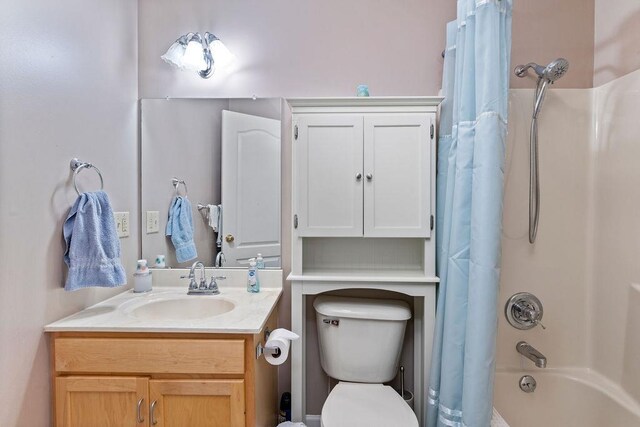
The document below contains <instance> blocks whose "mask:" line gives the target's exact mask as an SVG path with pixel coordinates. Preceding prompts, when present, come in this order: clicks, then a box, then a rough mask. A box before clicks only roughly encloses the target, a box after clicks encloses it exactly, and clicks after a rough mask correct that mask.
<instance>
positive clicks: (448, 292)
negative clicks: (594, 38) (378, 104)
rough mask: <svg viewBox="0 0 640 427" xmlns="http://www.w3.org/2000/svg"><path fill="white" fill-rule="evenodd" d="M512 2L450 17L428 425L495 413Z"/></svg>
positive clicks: (474, 426)
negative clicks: (495, 373)
mask: <svg viewBox="0 0 640 427" xmlns="http://www.w3.org/2000/svg"><path fill="white" fill-rule="evenodd" d="M511 8H512V0H458V17H457V20H456V21H454V22H451V23H449V24H448V25H447V49H446V54H445V64H444V77H443V92H444V96H445V100H444V102H443V103H442V108H441V116H440V140H439V142H438V182H437V202H438V206H437V224H438V229H437V233H436V244H437V260H436V263H437V269H438V275H439V276H440V287H439V291H438V308H437V316H436V330H435V337H434V343H433V357H432V364H431V375H430V381H429V390H428V403H427V426H428V427H436V426H438V427H440V426H453V427H463V426H466V427H488V426H489V425H490V422H491V414H492V402H493V377H494V368H495V342H496V329H497V312H498V311H497V297H498V281H499V277H500V234H501V229H502V196H503V166H504V158H505V138H506V133H507V109H508V98H507V97H508V89H509V69H510V63H509V60H510V50H511Z"/></svg>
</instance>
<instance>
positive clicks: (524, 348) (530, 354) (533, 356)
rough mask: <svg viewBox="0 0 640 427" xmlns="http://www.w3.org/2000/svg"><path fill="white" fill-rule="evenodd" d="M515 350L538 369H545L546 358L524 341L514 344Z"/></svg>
mask: <svg viewBox="0 0 640 427" xmlns="http://www.w3.org/2000/svg"><path fill="white" fill-rule="evenodd" d="M516 350H517V351H518V353H520V354H521V355H523V356H524V357H526V358H527V359H529V360H531V361H533V363H535V364H536V366H537V367H538V368H546V367H547V358H546V357H545V355H544V354H542V353H540V352H539V351H538V350H536V349H535V348H533V346H532V345H531V344H529V343H527V342H525V341H520V342H519V343H518V344H516Z"/></svg>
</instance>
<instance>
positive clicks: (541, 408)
mask: <svg viewBox="0 0 640 427" xmlns="http://www.w3.org/2000/svg"><path fill="white" fill-rule="evenodd" d="M525 374H528V375H532V376H533V377H534V378H535V379H536V382H537V388H536V390H535V391H534V392H533V393H525V392H523V391H521V390H520V387H519V385H518V383H519V380H520V377H521V376H522V375H525ZM493 404H494V406H495V408H496V409H497V411H498V412H499V413H500V415H502V417H503V418H504V419H505V421H506V422H507V423H508V424H509V426H510V427H540V426H544V427H556V426H558V427H573V426H575V427H633V426H640V404H639V403H638V402H637V401H635V400H634V399H633V398H632V397H631V396H629V395H628V394H627V393H626V392H625V391H624V390H623V389H622V388H621V387H620V386H618V385H616V384H615V383H613V382H611V381H610V380H608V379H606V378H605V377H603V376H602V375H599V374H597V373H594V372H592V371H589V370H587V369H576V370H573V369H562V370H561V369H545V370H542V369H539V370H535V371H532V370H527V371H526V372H525V371H522V370H519V371H501V370H498V371H497V372H496V379H495V390H494V402H493Z"/></svg>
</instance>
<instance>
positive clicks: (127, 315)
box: [44, 269, 282, 334]
mask: <svg viewBox="0 0 640 427" xmlns="http://www.w3.org/2000/svg"><path fill="white" fill-rule="evenodd" d="M184 273H185V270H177V269H174V270H168V271H163V272H157V271H154V288H153V290H152V291H150V292H146V293H142V294H138V293H134V292H133V291H131V290H129V291H125V292H123V293H121V294H119V295H116V296H114V297H112V298H110V299H107V300H105V301H102V302H100V303H98V304H95V305H93V306H91V307H88V308H86V309H84V310H82V311H80V312H78V313H75V314H72V315H71V316H68V317H65V318H64V319H61V320H58V321H56V322H53V323H50V324H48V325H46V326H45V328H44V330H45V331H46V332H182V333H227V334H255V333H258V332H260V331H261V330H262V328H263V327H264V325H265V323H266V321H267V319H268V318H269V316H270V315H271V313H272V312H273V310H274V308H275V306H276V304H277V302H278V300H279V299H280V295H281V294H282V271H281V270H273V271H272V272H269V273H267V274H264V275H263V273H262V272H261V276H262V277H261V282H263V286H262V288H261V291H260V292H259V293H256V294H254V293H249V292H247V291H246V288H245V285H244V280H246V270H239V271H236V272H228V271H225V272H224V274H225V275H226V276H227V278H228V279H230V280H227V281H220V282H219V287H220V292H221V293H220V295H188V296H187V284H188V281H185V280H176V277H177V276H179V275H180V274H184ZM269 275H272V276H273V277H265V276H269ZM243 278H244V280H243ZM278 278H279V279H278ZM156 282H158V283H156ZM168 283H170V284H176V283H184V284H183V285H181V286H179V287H178V286H167V284H168ZM227 284H228V285H227ZM278 284H279V286H278ZM264 285H268V286H269V287H264ZM193 299H202V300H203V303H204V302H205V299H208V300H207V301H210V300H215V299H217V300H225V301H228V302H231V303H233V304H234V305H235V307H234V308H233V309H232V310H231V311H228V312H226V313H222V314H218V315H215V316H212V317H207V316H203V317H199V318H194V317H193V316H185V317H191V318H179V317H178V316H176V315H175V314H174V315H173V316H171V315H168V317H167V318H163V316H162V314H161V313H162V312H160V315H155V316H153V318H146V317H144V316H142V317H141V316H137V315H136V313H135V309H136V308H139V307H141V306H144V305H145V304H147V303H150V302H156V301H169V300H178V303H177V304H178V305H179V304H180V301H183V300H193ZM189 302H190V301H189ZM189 302H185V304H188V303H189Z"/></svg>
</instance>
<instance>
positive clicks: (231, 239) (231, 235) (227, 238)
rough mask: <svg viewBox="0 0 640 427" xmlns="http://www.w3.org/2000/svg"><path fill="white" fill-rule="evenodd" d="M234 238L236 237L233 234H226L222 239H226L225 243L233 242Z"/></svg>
mask: <svg viewBox="0 0 640 427" xmlns="http://www.w3.org/2000/svg"><path fill="white" fill-rule="evenodd" d="M235 239H236V238H235V237H233V234H227V235H226V236H225V238H224V240H226V241H227V243H231V242H233V241H234V240H235Z"/></svg>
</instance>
